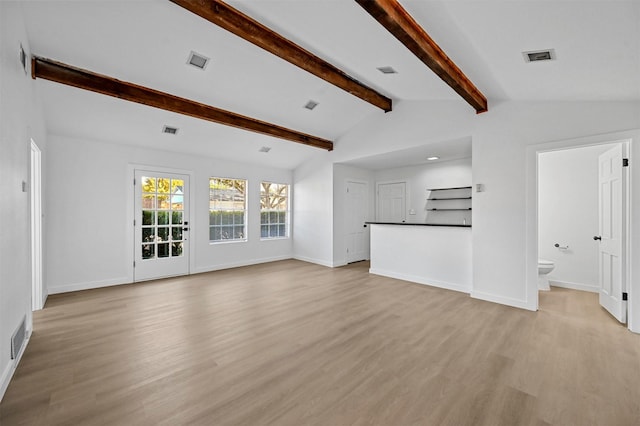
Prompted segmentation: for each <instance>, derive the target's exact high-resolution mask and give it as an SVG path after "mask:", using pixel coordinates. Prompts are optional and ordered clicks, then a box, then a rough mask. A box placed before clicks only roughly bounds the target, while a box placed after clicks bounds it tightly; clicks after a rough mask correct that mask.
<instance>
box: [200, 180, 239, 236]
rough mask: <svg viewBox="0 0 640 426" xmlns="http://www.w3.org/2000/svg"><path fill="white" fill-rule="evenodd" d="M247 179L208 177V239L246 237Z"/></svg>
mask: <svg viewBox="0 0 640 426" xmlns="http://www.w3.org/2000/svg"><path fill="white" fill-rule="evenodd" d="M246 189H247V181H246V180H244V179H228V178H213V177H212V178H209V241H214V242H215V241H244V240H246V239H247V225H246V223H247V222H246V211H247V196H246V193H247V192H246Z"/></svg>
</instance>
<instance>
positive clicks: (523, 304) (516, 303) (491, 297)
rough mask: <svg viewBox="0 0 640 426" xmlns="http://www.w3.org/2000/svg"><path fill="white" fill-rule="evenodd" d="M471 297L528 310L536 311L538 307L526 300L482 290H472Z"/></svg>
mask: <svg viewBox="0 0 640 426" xmlns="http://www.w3.org/2000/svg"><path fill="white" fill-rule="evenodd" d="M471 297H473V298H474V299H480V300H484V301H486V302H493V303H499V304H500V305H507V306H513V307H514V308H520V309H526V310H528V311H536V310H537V309H536V307H535V306H533V304H532V303H528V302H527V301H526V300H520V299H512V298H510V297H504V296H496V295H495V294H490V293H483V292H481V291H472V292H471Z"/></svg>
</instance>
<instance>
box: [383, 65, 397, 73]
mask: <svg viewBox="0 0 640 426" xmlns="http://www.w3.org/2000/svg"><path fill="white" fill-rule="evenodd" d="M378 71H380V72H381V73H382V74H397V73H398V71H396V70H395V69H393V67H379V68H378Z"/></svg>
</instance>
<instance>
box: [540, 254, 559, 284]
mask: <svg viewBox="0 0 640 426" xmlns="http://www.w3.org/2000/svg"><path fill="white" fill-rule="evenodd" d="M555 267H556V265H555V264H554V263H553V261H551V260H547V259H538V290H545V291H549V290H551V287H550V286H549V278H548V277H547V275H548V274H549V272H551V271H553V268H555Z"/></svg>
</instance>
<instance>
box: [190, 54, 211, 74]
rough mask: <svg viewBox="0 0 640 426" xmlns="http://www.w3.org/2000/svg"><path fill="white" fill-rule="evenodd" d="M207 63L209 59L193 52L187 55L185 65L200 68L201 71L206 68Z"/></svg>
mask: <svg viewBox="0 0 640 426" xmlns="http://www.w3.org/2000/svg"><path fill="white" fill-rule="evenodd" d="M208 63H209V58H207V57H206V56H204V55H201V54H199V53H196V52H194V51H193V50H192V51H191V53H189V59H187V64H189V65H193V66H194V67H196V68H200V69H201V70H203V69H205V68H206V67H207V64H208Z"/></svg>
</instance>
